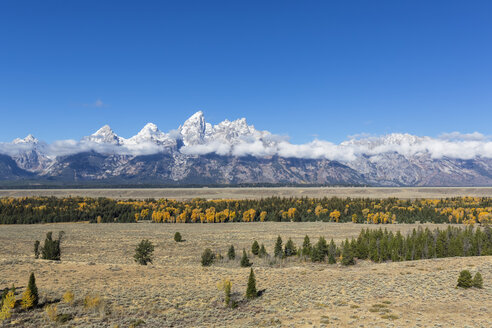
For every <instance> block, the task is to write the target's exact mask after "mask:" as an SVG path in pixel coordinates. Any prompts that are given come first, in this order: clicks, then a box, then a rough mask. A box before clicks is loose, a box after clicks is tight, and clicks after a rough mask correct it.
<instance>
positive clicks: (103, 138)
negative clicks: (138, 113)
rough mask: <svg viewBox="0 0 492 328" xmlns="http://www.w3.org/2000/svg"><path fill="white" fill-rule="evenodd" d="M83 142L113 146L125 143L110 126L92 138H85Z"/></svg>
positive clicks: (101, 129)
mask: <svg viewBox="0 0 492 328" xmlns="http://www.w3.org/2000/svg"><path fill="white" fill-rule="evenodd" d="M83 140H85V141H91V142H95V143H99V144H102V143H107V144H112V145H120V144H121V143H122V142H123V138H121V137H119V136H118V135H117V134H116V133H114V131H113V130H112V129H111V127H110V126H109V125H104V126H103V127H101V128H100V129H99V130H97V131H96V132H94V133H93V134H91V135H90V136H88V137H84V138H83Z"/></svg>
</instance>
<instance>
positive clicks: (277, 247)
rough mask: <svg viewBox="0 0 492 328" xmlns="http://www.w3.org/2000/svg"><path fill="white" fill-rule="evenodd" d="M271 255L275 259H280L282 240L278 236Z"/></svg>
mask: <svg viewBox="0 0 492 328" xmlns="http://www.w3.org/2000/svg"><path fill="white" fill-rule="evenodd" d="M273 254H274V255H275V257H282V254H283V252H282V238H281V237H280V236H278V237H277V242H276V243H275V248H274V250H273Z"/></svg>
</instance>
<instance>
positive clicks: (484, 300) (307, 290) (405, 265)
mask: <svg viewBox="0 0 492 328" xmlns="http://www.w3.org/2000/svg"><path fill="white" fill-rule="evenodd" d="M416 226H417V225H404V224H397V225H388V226H385V227H386V228H388V229H391V230H393V231H396V230H401V231H402V232H403V231H409V230H411V229H413V228H415V227H416ZM423 226H428V227H430V228H434V227H437V226H439V225H433V224H427V225H423ZM366 227H368V226H367V225H356V224H336V223H321V222H306V223H273V222H265V223H225V224H150V223H138V224H75V223H67V224H65V223H64V224H49V225H7V226H0V245H2V247H1V248H0V287H2V288H3V287H7V286H11V285H12V284H13V283H14V284H15V285H16V286H18V287H20V288H19V290H20V291H22V290H23V288H22V287H25V286H26V283H27V280H28V277H29V273H30V272H31V271H32V272H34V273H35V275H36V279H37V286H38V289H39V291H40V294H41V298H42V299H44V298H46V299H48V300H55V299H60V298H61V297H62V295H63V293H64V292H65V291H67V290H72V291H73V292H74V294H75V299H76V303H75V304H74V305H73V306H69V305H66V304H62V303H60V304H59V305H58V312H60V313H70V314H72V315H73V316H74V318H73V319H72V320H71V321H69V322H68V323H67V325H69V326H77V327H115V325H118V326H119V327H128V326H130V325H131V324H132V323H134V324H136V323H137V320H143V321H144V322H145V324H142V325H141V327H258V326H259V327H314V326H315V327H396V326H398V327H491V326H492V276H491V274H492V257H490V256H489V257H468V258H447V259H435V260H423V261H409V262H399V263H379V264H378V263H372V262H369V261H360V262H358V263H357V264H356V265H355V266H350V267H341V266H339V265H338V264H336V265H328V264H313V263H310V262H302V261H300V260H298V259H293V260H288V261H283V262H281V263H277V264H273V265H271V264H270V263H269V261H268V260H262V259H258V258H255V257H252V258H251V261H252V262H254V265H253V269H254V271H255V274H256V281H257V287H258V289H259V290H263V294H262V296H261V297H259V298H257V299H255V300H252V301H248V302H243V301H240V302H239V306H238V308H236V309H228V308H225V307H224V306H223V301H222V292H220V291H219V290H218V289H217V283H218V282H219V281H221V280H222V279H224V278H228V279H230V280H231V282H232V290H233V292H234V293H235V295H234V296H235V297H236V298H237V299H239V300H242V299H243V295H244V292H245V290H246V283H247V279H248V274H249V268H240V267H239V259H237V260H236V261H232V262H229V261H225V260H224V261H221V262H219V263H216V264H214V265H213V266H211V267H208V268H203V267H202V266H201V265H200V255H201V252H202V251H203V249H204V248H206V247H210V248H211V249H212V250H214V251H218V252H220V253H222V255H224V256H225V255H226V253H227V249H228V247H229V245H231V244H233V245H234V246H235V248H236V251H237V253H238V254H240V252H242V249H243V248H245V249H246V250H250V247H251V243H252V242H253V240H255V239H256V240H258V242H259V243H260V244H261V243H264V244H265V246H266V248H267V251H268V252H269V253H270V254H271V253H273V245H274V243H275V239H276V237H277V236H278V235H280V236H282V238H283V240H284V242H285V241H286V240H287V239H288V238H289V237H290V238H292V239H293V241H294V242H295V243H296V245H298V246H299V245H301V244H302V240H303V237H304V235H306V234H308V235H309V236H310V237H311V241H312V242H315V241H316V240H317V238H318V237H319V236H324V237H325V238H326V239H327V240H330V239H331V238H334V240H335V242H337V243H339V242H341V241H342V240H344V239H345V238H347V237H352V236H356V235H358V233H359V231H360V229H361V228H366ZM369 227H370V228H379V226H372V225H371V226H369ZM442 227H445V226H442ZM60 230H63V231H65V233H66V235H65V237H64V240H63V242H62V261H61V262H60V263H56V262H51V261H45V260H35V259H34V257H33V254H32V253H33V251H32V248H33V247H32V245H33V242H34V240H36V239H38V240H41V241H42V240H43V239H44V236H45V233H46V232H47V231H53V232H54V235H55V236H56V235H57V231H60ZM176 231H179V232H181V234H182V236H183V238H184V239H185V240H186V241H185V242H183V243H176V242H174V240H173V235H174V233H175V232H176ZM144 238H145V239H149V240H151V241H152V242H153V243H154V245H156V249H155V261H154V264H153V265H148V266H140V265H137V264H135V263H134V261H133V258H132V256H133V254H134V249H135V246H136V244H137V243H138V242H139V241H140V240H142V239H144ZM238 257H239V256H238ZM464 269H468V270H470V271H471V272H472V274H473V273H475V272H476V271H480V272H481V273H482V275H483V278H484V288H483V289H481V290H480V289H473V288H472V289H468V290H463V289H456V288H455V286H456V281H457V277H458V275H459V272H460V271H461V270H464ZM88 293H92V294H93V295H95V294H97V295H100V296H101V298H102V299H103V300H104V301H103V303H104V304H102V305H101V306H99V307H98V308H97V309H85V308H84V307H83V305H82V300H83V298H84V297H85V296H86V294H88ZM17 311H18V310H16V312H15V313H14V314H13V316H12V318H11V321H10V320H7V321H5V322H4V324H3V325H4V326H5V327H11V326H18V327H40V326H49V325H50V322H49V320H48V319H47V316H46V314H45V313H44V312H43V310H42V309H38V310H34V311H29V312H22V311H21V312H17ZM0 325H1V324H0Z"/></svg>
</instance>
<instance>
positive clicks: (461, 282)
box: [457, 270, 473, 288]
mask: <svg viewBox="0 0 492 328" xmlns="http://www.w3.org/2000/svg"><path fill="white" fill-rule="evenodd" d="M472 286H473V282H472V275H471V273H470V271H468V270H463V271H461V272H460V276H459V278H458V285H457V287H462V288H470V287H472Z"/></svg>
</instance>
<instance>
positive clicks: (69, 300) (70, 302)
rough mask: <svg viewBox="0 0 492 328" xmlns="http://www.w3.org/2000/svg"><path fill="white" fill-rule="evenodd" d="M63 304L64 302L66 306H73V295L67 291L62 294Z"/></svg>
mask: <svg viewBox="0 0 492 328" xmlns="http://www.w3.org/2000/svg"><path fill="white" fill-rule="evenodd" d="M62 298H63V302H65V303H66V304H68V305H73V301H74V299H75V295H74V294H73V293H72V291H71V290H67V291H66V292H65V293H64V294H63V297H62Z"/></svg>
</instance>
